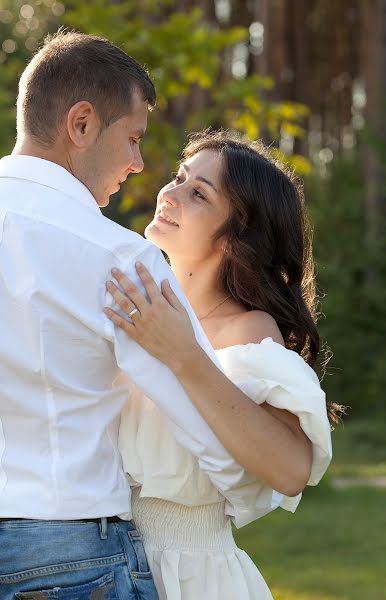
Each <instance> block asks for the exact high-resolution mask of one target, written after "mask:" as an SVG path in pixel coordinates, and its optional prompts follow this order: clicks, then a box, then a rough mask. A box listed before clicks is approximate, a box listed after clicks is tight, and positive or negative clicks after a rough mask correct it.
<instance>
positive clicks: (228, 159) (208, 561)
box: [105, 132, 331, 600]
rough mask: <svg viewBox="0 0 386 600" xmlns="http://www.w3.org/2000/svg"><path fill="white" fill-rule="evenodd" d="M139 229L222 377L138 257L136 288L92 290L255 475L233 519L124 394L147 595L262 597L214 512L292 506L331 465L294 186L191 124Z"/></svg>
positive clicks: (255, 151) (192, 463)
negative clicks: (151, 582)
mask: <svg viewBox="0 0 386 600" xmlns="http://www.w3.org/2000/svg"><path fill="white" fill-rule="evenodd" d="M145 235H146V237H147V238H148V239H150V240H151V241H152V242H154V243H155V244H156V245H157V246H158V247H159V248H161V249H162V250H163V251H164V252H165V253H166V254H167V255H168V258H169V260H170V265H171V267H172V270H173V272H174V274H175V275H176V277H177V279H178V281H179V283H180V285H181V286H182V289H183V291H184V292H185V295H186V296H187V298H188V300H189V301H190V303H191V305H192V307H193V309H194V310H195V312H196V314H197V316H198V318H199V320H200V322H201V325H202V327H203V328H204V330H205V333H206V334H207V336H208V338H209V340H210V342H211V344H212V346H213V347H214V348H215V349H216V354H217V357H218V360H219V363H220V364H221V366H222V368H223V370H224V373H225V374H224V373H222V372H221V371H220V370H219V369H218V368H217V367H216V365H214V364H213V363H212V361H211V360H210V359H209V358H208V357H207V356H206V354H205V353H204V352H203V351H202V350H201V348H200V347H199V346H198V344H197V342H196V340H195V337H194V334H193V330H192V327H191V325H190V321H189V319H188V317H187V314H186V312H185V310H184V308H183V307H182V306H181V304H180V303H179V301H178V299H177V298H176V296H175V295H174V293H173V291H172V290H171V287H170V285H168V282H166V281H164V282H163V283H162V286H161V291H160V290H159V289H158V288H157V286H156V285H155V283H154V281H152V279H151V278H150V275H149V273H148V272H147V271H146V269H144V267H143V266H141V265H138V269H137V270H138V274H139V276H140V277H141V279H142V282H143V284H144V287H145V289H146V292H147V298H145V297H144V296H143V295H142V294H141V293H140V292H139V290H138V289H137V288H136V287H135V286H134V285H133V284H132V282H130V281H129V280H128V279H127V278H126V277H125V275H124V274H123V273H121V272H119V271H115V272H114V277H115V279H116V282H117V283H118V286H117V285H115V284H114V282H112V281H110V282H108V284H107V287H108V290H109V291H110V292H111V294H112V295H113V297H114V299H115V301H116V303H117V305H119V307H120V309H121V310H120V311H119V313H118V312H115V311H113V310H111V309H106V311H105V312H106V314H107V315H108V316H109V318H111V320H112V321H113V322H114V323H115V324H116V325H117V326H118V327H120V328H122V329H123V330H124V331H126V332H127V334H128V335H130V336H132V337H133V338H134V339H135V340H136V341H138V343H140V344H141V345H142V346H143V347H144V348H145V349H146V350H147V351H148V352H150V353H151V354H153V355H154V356H156V358H158V359H159V360H161V361H162V362H164V363H165V364H166V365H167V366H168V367H169V368H170V369H171V370H172V371H173V372H174V374H175V375H176V377H177V378H178V379H179V381H180V383H181V384H182V385H183V387H184V388H185V390H186V392H187V393H188V395H189V396H190V399H191V400H192V402H193V403H194V404H195V406H196V407H197V409H198V410H199V411H200V413H201V414H202V416H203V417H204V418H205V420H206V421H207V422H208V424H209V426H210V427H211V428H212V430H213V431H214V432H215V434H216V435H217V436H218V438H219V439H220V441H221V442H222V444H223V445H224V446H225V447H226V448H227V450H228V451H229V452H230V453H231V454H232V455H233V456H234V458H235V459H236V460H237V461H238V462H239V463H240V464H241V465H242V466H243V467H244V468H245V470H246V471H247V472H249V473H250V474H251V475H253V476H254V477H255V484H254V485H255V491H256V494H255V497H254V498H255V499H254V506H253V507H251V506H247V503H246V508H245V511H246V515H247V516H245V515H240V514H236V513H235V512H234V511H233V509H232V505H231V503H229V502H227V504H225V501H224V498H222V497H221V496H220V494H219V493H218V492H217V490H216V489H215V488H214V487H213V486H212V484H211V483H210V481H209V479H208V478H207V477H206V475H205V474H204V473H203V472H201V471H200V470H199V468H198V466H197V462H196V460H195V459H194V457H192V456H191V455H190V454H189V452H187V451H186V450H185V449H183V448H181V447H180V446H179V445H178V444H177V443H176V442H175V441H174V438H173V437H172V435H171V434H170V433H169V431H168V429H167V427H166V424H165V421H164V419H163V416H162V414H161V413H160V412H159V410H158V409H157V408H156V407H155V405H153V403H152V402H151V401H149V400H148V399H147V398H145V397H143V395H142V394H141V393H140V392H139V391H138V390H133V393H132V394H131V397H130V402H128V404H127V406H126V408H125V411H124V413H123V415H122V422H121V432H120V438H121V451H122V456H123V460H124V465H125V470H126V472H127V473H129V474H130V476H129V477H130V483H131V484H132V486H133V488H134V489H133V517H134V520H135V521H136V524H137V527H138V528H139V530H140V531H141V533H142V535H143V538H144V544H145V549H146V552H147V556H148V559H149V564H150V568H151V570H152V572H153V575H154V579H155V582H156V585H157V588H158V592H159V596H160V598H161V599H164V598H168V599H169V600H177V599H181V600H197V599H200V600H216V599H218V600H220V599H221V600H225V599H229V600H231V599H232V600H247V599H248V600H250V599H256V600H267V599H271V598H272V596H271V594H270V592H269V590H268V587H267V586H266V584H265V582H264V580H263V579H262V577H261V575H260V573H259V572H258V570H257V569H256V567H255V566H254V565H253V563H252V561H251V560H250V559H249V557H248V556H247V555H246V554H245V553H244V552H243V551H242V550H240V549H238V548H237V547H236V545H235V543H234V540H233V537H232V533H231V519H230V516H232V517H233V520H234V522H235V523H236V525H238V526H239V525H242V524H244V523H245V522H248V520H252V519H253V518H257V517H258V516H261V515H263V514H265V513H267V512H269V511H270V510H272V509H273V508H275V507H276V506H279V505H280V506H282V507H284V508H286V509H287V510H292V511H294V510H295V508H296V506H297V504H298V502H299V500H300V495H301V491H302V489H303V488H304V487H305V485H306V484H307V483H309V484H312V485H315V484H316V483H318V481H319V480H320V478H321V477H322V475H323V473H324V471H325V470H326V468H327V466H328V464H329V461H330V459H331V447H330V430H329V426H328V420H327V416H326V414H327V413H326V404H325V399H324V394H323V392H322V391H321V390H320V386H319V382H318V379H317V377H316V375H315V373H314V371H313V370H312V369H311V367H310V366H308V365H313V364H314V363H315V360H316V358H317V355H318V350H319V336H318V332H317V329H316V326H315V293H314V279H313V261H312V256H311V253H310V237H309V234H308V229H307V225H306V219H305V215H304V211H303V204H302V197H301V194H300V191H299V189H298V188H297V186H296V185H295V182H294V181H293V180H292V178H291V176H290V175H289V174H288V173H286V172H285V171H284V169H283V168H282V167H279V166H278V165H276V164H275V163H274V162H273V161H272V159H270V158H268V156H267V154H266V151H265V150H264V149H263V148H261V147H257V146H256V145H253V144H248V143H244V142H242V141H240V139H238V138H237V137H236V136H234V135H232V134H229V133H227V132H217V133H216V132H215V133H210V134H208V133H206V132H204V133H202V134H199V135H197V136H195V137H193V138H192V139H191V141H190V143H189V144H188V146H187V147H186V149H185V151H184V162H183V163H182V164H181V165H180V168H179V171H178V173H177V175H176V176H175V178H174V179H173V181H171V182H170V183H169V184H167V185H166V186H165V187H164V188H163V189H162V190H161V191H160V192H159V194H158V199H157V208H156V211H155V216H154V219H153V221H152V222H151V223H150V224H149V225H148V227H147V229H146V232H145ZM122 311H123V312H122ZM123 315H124V316H125V317H126V318H124V316H123ZM129 317H130V318H129ZM302 357H303V358H302ZM307 363H308V364H307ZM235 493H236V494H241V495H242V494H243V489H239V490H237V489H236V490H235ZM248 502H250V500H248ZM225 513H226V514H225ZM251 515H253V516H251Z"/></svg>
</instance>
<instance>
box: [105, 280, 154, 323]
mask: <svg viewBox="0 0 386 600" xmlns="http://www.w3.org/2000/svg"><path fill="white" fill-rule="evenodd" d="M111 273H112V275H113V277H114V279H116V280H117V282H118V283H119V285H120V286H121V288H122V289H123V291H124V292H125V294H126V296H127V297H128V298H130V300H131V302H132V303H134V305H135V306H136V307H137V308H138V310H139V311H140V312H141V313H142V314H143V313H144V312H145V311H146V309H147V308H148V305H149V302H148V301H147V299H146V298H145V296H144V295H143V294H142V293H141V292H140V291H139V289H138V288H137V286H136V285H135V284H134V283H133V282H132V281H131V279H129V278H128V277H127V275H125V273H123V272H122V271H120V270H119V269H111Z"/></svg>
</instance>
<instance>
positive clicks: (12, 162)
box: [0, 154, 100, 210]
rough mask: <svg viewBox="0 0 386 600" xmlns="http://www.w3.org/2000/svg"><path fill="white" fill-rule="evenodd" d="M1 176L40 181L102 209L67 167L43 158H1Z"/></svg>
mask: <svg viewBox="0 0 386 600" xmlns="http://www.w3.org/2000/svg"><path fill="white" fill-rule="evenodd" d="M0 177H13V178H15V179H25V180H26V181H33V182H34V183H40V185H45V186H46V187H50V188H52V189H53V190H56V191H58V192H62V193H63V194H66V195H67V196H71V197H73V198H75V199H76V200H79V201H80V202H82V203H83V204H86V205H87V206H89V207H90V208H93V209H94V210H100V208H99V206H98V204H97V202H96V200H95V198H94V196H93V195H92V194H91V192H90V190H89V189H88V188H87V187H86V186H85V185H84V184H83V183H82V182H81V181H79V179H77V178H76V177H74V176H73V175H72V174H71V173H70V172H69V171H67V169H65V168H64V167H61V166H60V165H58V164H56V163H53V162H51V161H49V160H44V159H43V158H37V157H36V156H26V155H24V154H12V155H11V156H4V157H3V158H2V159H1V160H0Z"/></svg>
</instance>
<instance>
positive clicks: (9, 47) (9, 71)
mask: <svg viewBox="0 0 386 600" xmlns="http://www.w3.org/2000/svg"><path fill="white" fill-rule="evenodd" d="M62 11H64V6H63V4H61V3H60V2H55V1H54V0H45V1H44V2H42V1H39V0H29V1H28V2H27V1H26V0H0V131H1V136H0V156H2V155H4V154H7V153H9V152H10V151H11V150H12V147H13V144H14V142H15V135H16V129H15V119H16V109H15V100H16V96H17V83H18V80H19V77H20V75H21V73H22V71H23V69H24V67H25V65H26V63H27V62H28V60H29V59H30V57H31V53H32V52H33V51H34V50H35V49H36V48H37V47H38V44H39V42H40V41H41V40H42V38H43V37H44V36H45V35H46V34H47V33H48V32H52V31H54V30H55V29H56V28H57V26H58V17H59V15H60V14H61V13H62Z"/></svg>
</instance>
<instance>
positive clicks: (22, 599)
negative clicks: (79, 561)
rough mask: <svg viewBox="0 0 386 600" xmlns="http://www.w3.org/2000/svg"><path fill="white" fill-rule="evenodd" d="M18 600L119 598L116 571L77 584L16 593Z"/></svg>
mask: <svg viewBox="0 0 386 600" xmlns="http://www.w3.org/2000/svg"><path fill="white" fill-rule="evenodd" d="M15 599H17V600H119V598H118V596H117V592H116V588H115V582H114V573H108V574H107V575H104V576H103V577H99V579H95V580H93V581H90V582H89V583H83V584H80V585H75V586H64V587H54V588H51V589H45V590H30V591H28V592H17V593H15Z"/></svg>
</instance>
